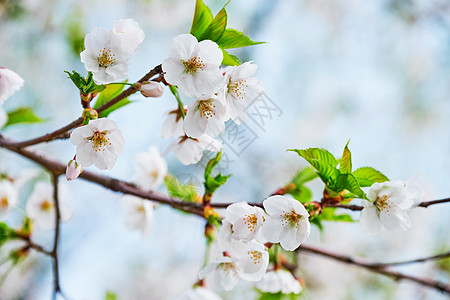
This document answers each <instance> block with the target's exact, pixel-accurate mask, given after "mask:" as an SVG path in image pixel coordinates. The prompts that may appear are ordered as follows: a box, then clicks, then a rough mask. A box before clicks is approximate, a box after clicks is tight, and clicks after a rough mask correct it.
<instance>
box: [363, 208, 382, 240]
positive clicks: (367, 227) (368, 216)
mask: <svg viewBox="0 0 450 300" xmlns="http://www.w3.org/2000/svg"><path fill="white" fill-rule="evenodd" d="M359 222H360V224H361V227H362V229H363V230H364V231H365V232H366V233H368V234H376V233H377V232H378V231H380V228H381V221H380V219H379V216H378V209H377V208H376V207H375V206H374V205H369V206H366V207H364V209H363V210H362V211H361V216H360V220H359Z"/></svg>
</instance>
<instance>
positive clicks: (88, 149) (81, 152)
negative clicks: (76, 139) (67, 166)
mask: <svg viewBox="0 0 450 300" xmlns="http://www.w3.org/2000/svg"><path fill="white" fill-rule="evenodd" d="M92 152H93V150H92V146H91V144H90V143H88V142H81V143H80V144H78V146H77V158H76V161H77V163H79V164H80V165H81V166H83V167H89V166H91V165H92V164H93V160H92V158H91V153H92Z"/></svg>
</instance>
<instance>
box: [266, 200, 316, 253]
mask: <svg viewBox="0 0 450 300" xmlns="http://www.w3.org/2000/svg"><path fill="white" fill-rule="evenodd" d="M263 206H264V209H265V210H266V212H267V214H269V216H268V217H267V219H266V221H265V222H264V224H263V226H262V228H261V231H262V234H263V236H264V238H265V239H266V240H267V241H269V242H272V243H278V242H279V243H280V244H281V247H283V249H285V250H288V251H293V250H295V249H296V248H298V246H300V244H301V243H303V242H304V241H305V240H306V239H307V238H308V237H309V234H310V233H311V224H310V223H309V219H308V217H309V214H308V212H307V211H306V209H305V207H303V205H302V204H301V203H300V202H299V201H297V200H295V199H292V198H288V197H285V196H279V195H277V196H271V197H269V198H267V199H266V200H264V202H263Z"/></svg>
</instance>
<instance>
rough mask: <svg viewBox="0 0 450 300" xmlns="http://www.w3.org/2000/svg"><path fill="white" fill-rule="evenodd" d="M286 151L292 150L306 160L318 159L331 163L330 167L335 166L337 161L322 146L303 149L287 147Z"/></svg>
mask: <svg viewBox="0 0 450 300" xmlns="http://www.w3.org/2000/svg"><path fill="white" fill-rule="evenodd" d="M287 151H294V152H297V154H298V155H300V156H301V157H303V158H304V159H306V161H308V162H309V161H310V160H318V161H321V162H324V163H327V164H329V165H331V166H332V167H336V166H337V164H338V162H337V160H336V158H335V157H334V156H333V154H331V153H330V152H328V150H325V149H322V148H308V149H305V150H298V149H288V150H287Z"/></svg>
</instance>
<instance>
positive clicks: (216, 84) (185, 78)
mask: <svg viewBox="0 0 450 300" xmlns="http://www.w3.org/2000/svg"><path fill="white" fill-rule="evenodd" d="M168 54H169V58H167V59H165V60H164V61H163V63H162V68H163V70H164V72H165V73H166V74H165V75H164V78H165V79H166V81H167V82H169V83H170V84H173V85H177V86H178V87H179V88H180V90H181V91H182V92H183V93H184V94H185V95H186V96H188V97H194V96H201V95H202V94H206V95H211V94H213V93H215V92H217V91H218V90H219V89H220V88H221V87H222V86H223V83H224V77H223V75H222V73H221V71H220V70H219V66H220V64H221V62H222V59H223V53H222V51H221V50H220V48H219V46H217V44H216V43H214V42H213V41H210V40H205V41H201V42H200V43H199V42H198V41H197V39H196V38H195V37H194V36H193V35H191V34H181V35H179V36H177V37H175V38H174V39H173V41H172V43H171V44H170V46H169V50H168Z"/></svg>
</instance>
